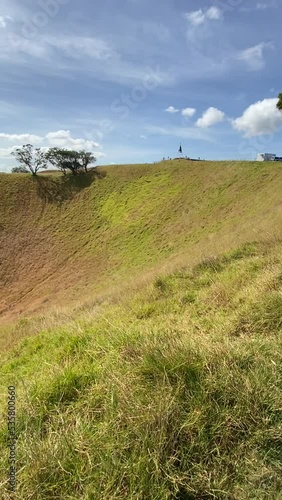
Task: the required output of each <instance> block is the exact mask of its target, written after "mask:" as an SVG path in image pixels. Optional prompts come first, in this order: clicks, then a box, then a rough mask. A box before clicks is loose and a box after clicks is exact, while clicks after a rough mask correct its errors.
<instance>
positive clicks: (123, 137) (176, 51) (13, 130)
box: [0, 0, 282, 171]
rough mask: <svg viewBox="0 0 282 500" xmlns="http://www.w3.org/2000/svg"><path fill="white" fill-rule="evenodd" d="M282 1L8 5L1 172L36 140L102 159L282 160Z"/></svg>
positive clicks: (4, 7) (1, 25)
mask: <svg viewBox="0 0 282 500" xmlns="http://www.w3.org/2000/svg"><path fill="white" fill-rule="evenodd" d="M281 19H282V4H281V1H280V0H261V1H256V0H227V1H223V0H214V1H203V2H202V1H199V0H197V1H196V0H162V2H161V3H160V2H153V1H152V0H150V1H149V0H119V2H117V1H116V0H115V1H114V0H103V2H102V1H100V2H97V1H94V2H93V1H90V0H79V1H78V0H39V1H38V0H37V1H34V0H21V1H20V0H2V1H1V5H0V45H1V47H0V49H1V50H0V86H1V94H0V111H1V113H0V169H1V170H2V171H3V170H4V171H9V170H10V168H11V167H12V166H13V165H14V161H15V160H14V159H13V158H12V157H11V156H10V152H11V151H12V150H13V149H14V148H15V147H17V146H21V145H22V144H26V143H32V144H34V145H35V146H37V147H41V146H42V147H51V146H61V147H67V148H74V149H81V148H83V149H87V150H92V151H93V152H94V153H95V155H96V156H97V159H98V164H115V163H131V162H134V163H139V162H153V161H158V160H160V159H161V158H162V157H168V156H169V157H174V156H176V155H177V150H178V147H179V143H180V142H181V143H182V147H183V152H184V154H185V155H187V156H190V157H195V158H198V157H201V158H205V159H219V160H222V159H253V158H254V157H256V155H257V154H258V153H260V152H273V153H276V154H277V155H279V156H282V143H281V134H282V113H279V112H278V111H277V110H276V102H277V95H278V93H279V92H282V69H281V68H282V65H281V42H282V35H281Z"/></svg>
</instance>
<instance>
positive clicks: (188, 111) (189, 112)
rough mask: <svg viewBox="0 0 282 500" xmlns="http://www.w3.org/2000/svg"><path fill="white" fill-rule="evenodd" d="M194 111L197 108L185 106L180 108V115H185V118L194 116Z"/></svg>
mask: <svg viewBox="0 0 282 500" xmlns="http://www.w3.org/2000/svg"><path fill="white" fill-rule="evenodd" d="M196 111H197V110H196V109H195V108H185V109H182V111H181V114H182V116H185V117H187V118H191V117H192V116H194V114H195V113H196Z"/></svg>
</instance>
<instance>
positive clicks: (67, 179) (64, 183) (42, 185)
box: [35, 170, 106, 204]
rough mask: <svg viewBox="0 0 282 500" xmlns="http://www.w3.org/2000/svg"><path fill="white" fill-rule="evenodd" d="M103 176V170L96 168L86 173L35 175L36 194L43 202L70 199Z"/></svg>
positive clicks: (104, 174)
mask: <svg viewBox="0 0 282 500" xmlns="http://www.w3.org/2000/svg"><path fill="white" fill-rule="evenodd" d="M105 176H106V173H105V172H99V171H98V170H92V171H91V172H87V173H86V174H79V175H71V174H68V175H62V176H58V177H51V176H50V177H43V176H36V177H35V181H36V182H37V194H38V196H39V197H40V198H41V199H42V200H43V201H45V202H48V203H58V204H60V203H63V202H64V201H67V200H70V199H72V198H73V197H74V196H75V195H76V194H78V193H79V192H80V191H82V190H83V189H85V188H87V187H89V186H91V184H92V183H93V182H95V181H96V180H98V179H102V178H104V177H105Z"/></svg>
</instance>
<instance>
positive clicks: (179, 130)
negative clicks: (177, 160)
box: [146, 125, 213, 147]
mask: <svg viewBox="0 0 282 500" xmlns="http://www.w3.org/2000/svg"><path fill="white" fill-rule="evenodd" d="M146 130H147V131H148V133H150V134H154V135H164V136H172V137H177V138H178V139H180V138H181V139H195V140H205V141H209V142H213V140H212V138H211V136H210V131H207V130H200V129H197V128H196V127H159V126H155V125H149V126H147V127H146ZM177 147H178V146H177Z"/></svg>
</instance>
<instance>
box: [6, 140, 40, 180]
mask: <svg viewBox="0 0 282 500" xmlns="http://www.w3.org/2000/svg"><path fill="white" fill-rule="evenodd" d="M11 155H13V156H15V158H16V159H17V160H18V162H19V164H20V166H21V167H23V168H27V169H29V170H30V172H31V173H32V175H36V174H37V172H38V170H40V169H42V168H43V169H46V168H47V165H48V160H47V157H46V152H45V151H43V150H42V149H41V148H36V149H34V148H33V146H32V144H25V145H24V146H22V147H21V148H17V149H16V150H15V151H13V152H12V153H11Z"/></svg>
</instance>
